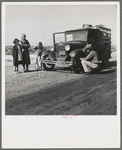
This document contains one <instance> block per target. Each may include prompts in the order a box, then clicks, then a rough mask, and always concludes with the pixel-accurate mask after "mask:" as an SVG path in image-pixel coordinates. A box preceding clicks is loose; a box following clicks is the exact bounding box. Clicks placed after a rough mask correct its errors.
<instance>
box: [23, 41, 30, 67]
mask: <svg viewBox="0 0 122 150" xmlns="http://www.w3.org/2000/svg"><path fill="white" fill-rule="evenodd" d="M21 44H22V57H23V64H26V65H30V56H29V50H28V48H29V47H30V43H29V42H28V40H26V39H24V40H21Z"/></svg>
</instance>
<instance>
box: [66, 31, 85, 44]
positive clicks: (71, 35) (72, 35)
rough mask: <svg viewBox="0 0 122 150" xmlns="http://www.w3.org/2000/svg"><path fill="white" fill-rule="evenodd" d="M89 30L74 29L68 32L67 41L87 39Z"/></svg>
mask: <svg viewBox="0 0 122 150" xmlns="http://www.w3.org/2000/svg"><path fill="white" fill-rule="evenodd" d="M86 40H87V31H86V30H85V31H72V32H67V33H66V42H70V41H86Z"/></svg>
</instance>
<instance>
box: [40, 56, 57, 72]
mask: <svg viewBox="0 0 122 150" xmlns="http://www.w3.org/2000/svg"><path fill="white" fill-rule="evenodd" d="M42 59H43V60H51V58H49V56H46V57H43V58H42ZM54 67H55V65H54V64H45V63H43V64H42V68H43V69H44V70H47V71H51V70H52V69H54Z"/></svg>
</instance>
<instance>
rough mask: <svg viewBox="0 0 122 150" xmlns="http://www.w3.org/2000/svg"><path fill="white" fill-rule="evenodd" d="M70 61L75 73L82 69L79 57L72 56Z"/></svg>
mask: <svg viewBox="0 0 122 150" xmlns="http://www.w3.org/2000/svg"><path fill="white" fill-rule="evenodd" d="M71 61H72V69H73V71H74V72H75V73H80V72H81V71H82V70H83V67H82V64H81V61H80V58H76V57H73V58H71Z"/></svg>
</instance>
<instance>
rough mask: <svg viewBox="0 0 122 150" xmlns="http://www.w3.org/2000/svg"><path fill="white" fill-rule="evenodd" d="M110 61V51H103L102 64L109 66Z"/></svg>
mask: <svg viewBox="0 0 122 150" xmlns="http://www.w3.org/2000/svg"><path fill="white" fill-rule="evenodd" d="M108 63H109V54H108V52H104V53H103V58H102V64H103V66H107V65H108Z"/></svg>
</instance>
